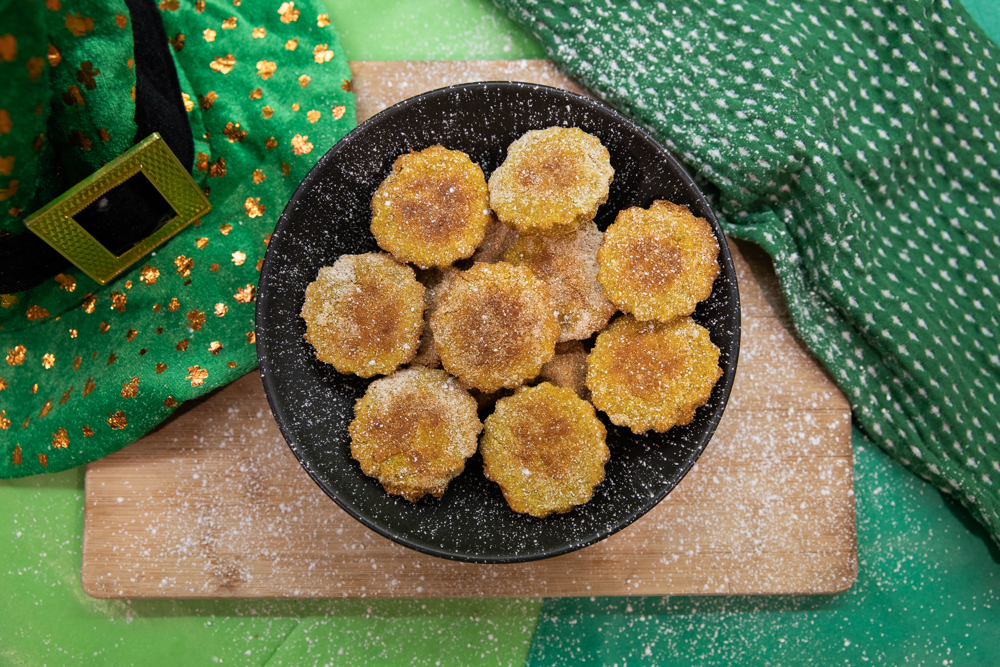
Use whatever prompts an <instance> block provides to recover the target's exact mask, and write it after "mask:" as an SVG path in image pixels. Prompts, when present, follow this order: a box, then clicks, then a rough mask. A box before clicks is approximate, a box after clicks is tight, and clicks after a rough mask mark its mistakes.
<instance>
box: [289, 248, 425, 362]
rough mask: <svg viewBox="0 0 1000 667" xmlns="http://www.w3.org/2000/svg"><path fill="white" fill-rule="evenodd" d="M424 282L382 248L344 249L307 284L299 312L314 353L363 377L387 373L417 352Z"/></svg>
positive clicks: (318, 357) (422, 309) (422, 310)
mask: <svg viewBox="0 0 1000 667" xmlns="http://www.w3.org/2000/svg"><path fill="white" fill-rule="evenodd" d="M423 312H424V286H423V285H421V284H420V283H419V282H417V279H416V276H415V275H414V273H413V269H411V268H410V267H408V266H406V265H405V264H400V263H399V262H397V261H396V260H394V259H393V258H392V257H390V256H389V255H387V254H385V253H367V254H364V255H343V256H341V257H340V259H338V260H337V261H336V262H334V264H333V266H324V267H323V268H322V269H320V270H319V275H318V276H317V277H316V280H315V281H313V282H312V283H310V284H309V286H308V287H306V298H305V303H304V304H303V306H302V311H301V316H302V318H303V319H304V320H305V321H306V335H305V338H306V341H308V342H309V343H310V344H311V345H312V346H313V348H315V350H316V358H317V359H319V360H320V361H325V362H326V363H328V364H332V365H333V367H334V368H336V369H337V370H338V371H340V372H341V373H356V374H358V375H360V376H361V377H363V378H367V377H371V376H373V375H380V374H386V373H391V372H392V371H394V370H395V369H396V368H397V367H398V366H399V365H401V364H404V363H406V362H408V361H410V360H411V359H412V358H413V356H414V355H415V354H416V353H417V347H418V345H419V342H420V332H421V330H422V329H423V325H424V320H423Z"/></svg>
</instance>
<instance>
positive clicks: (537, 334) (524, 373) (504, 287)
mask: <svg viewBox="0 0 1000 667" xmlns="http://www.w3.org/2000/svg"><path fill="white" fill-rule="evenodd" d="M430 324H431V329H432V331H433V333H434V343H435V345H436V346H437V350H438V354H440V355H441V365H442V366H443V367H444V369H445V370H446V371H448V372H449V373H451V374H452V375H455V376H457V377H458V378H459V379H460V380H461V381H462V383H463V384H464V385H466V386H467V387H475V388H476V389H479V390H480V391H483V392H486V393H490V392H494V391H497V390H498V389H501V388H503V387H508V388H512V387H516V386H518V385H520V384H522V383H523V382H524V381H525V380H528V379H530V378H533V377H535V376H536V375H538V372H539V371H540V370H541V368H542V365H543V364H544V363H545V362H547V361H548V360H550V359H551V358H552V355H553V354H554V353H555V345H556V339H557V338H558V337H559V324H558V323H557V322H556V315H555V308H554V306H553V305H552V299H551V298H550V296H549V291H548V288H547V287H546V286H545V283H543V282H542V281H540V280H539V279H538V278H535V277H534V276H533V275H532V274H531V271H530V270H529V269H527V268H525V267H521V266H511V265H510V264H505V263H503V262H500V263H498V264H478V263H477V264H475V265H474V266H473V267H472V268H471V269H469V270H468V271H464V272H462V273H459V274H457V275H456V276H455V278H454V280H453V282H452V284H451V287H450V288H449V289H448V291H447V292H446V293H445V294H444V295H443V296H442V297H441V301H440V303H439V304H438V307H437V310H436V311H435V312H434V314H433V315H432V316H431V321H430Z"/></svg>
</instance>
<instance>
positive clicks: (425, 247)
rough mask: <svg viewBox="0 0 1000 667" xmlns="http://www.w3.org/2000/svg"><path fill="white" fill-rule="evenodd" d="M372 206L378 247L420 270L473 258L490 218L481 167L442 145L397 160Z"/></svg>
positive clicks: (487, 195)
mask: <svg viewBox="0 0 1000 667" xmlns="http://www.w3.org/2000/svg"><path fill="white" fill-rule="evenodd" d="M371 207H372V222H371V230H372V233H373V234H374V235H375V239H376V241H378V244H379V247H381V248H382V249H383V250H388V251H389V252H391V253H392V254H393V256H394V257H396V259H398V260H400V261H402V262H412V263H414V264H416V265H417V266H419V267H420V268H422V269H426V268H429V267H432V266H448V265H449V264H451V263H452V262H454V261H455V260H457V259H462V258H465V257H468V256H470V255H471V254H472V253H473V252H474V251H475V249H476V246H478V245H479V243H480V242H481V241H482V240H483V234H484V232H485V230H486V226H487V225H488V224H489V223H490V221H491V220H492V215H491V214H490V211H489V192H488V190H487V187H486V178H485V177H484V176H483V170H482V169H480V168H479V166H478V165H476V164H474V163H473V162H472V161H471V160H470V159H469V157H468V156H467V155H466V154H465V153H462V152H461V151H452V150H448V149H447V148H444V147H443V146H431V147H429V148H425V149H424V150H422V151H418V152H413V153H408V154H406V155H401V156H400V157H399V158H397V159H396V162H395V163H394V164H393V165H392V171H391V172H390V174H389V175H388V176H387V177H386V179H385V180H384V181H382V184H381V185H379V187H378V189H377V190H376V191H375V196H374V197H372V203H371Z"/></svg>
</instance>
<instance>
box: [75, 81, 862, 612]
mask: <svg viewBox="0 0 1000 667" xmlns="http://www.w3.org/2000/svg"><path fill="white" fill-rule="evenodd" d="M352 71H353V75H354V90H355V92H356V94H357V102H358V120H359V122H360V121H361V120H363V119H365V118H367V117H368V116H370V115H372V114H374V113H376V112H377V111H379V110H380V109H382V108H384V107H386V106H388V105H390V104H393V103H395V102H397V101H399V100H402V99H405V98H406V97H410V96H412V95H415V94H417V93H420V92H423V91H425V90H431V89H433V88H438V87H441V86H443V85H449V84H454V83H462V82H467V81H481V80H521V81H530V82H536V83H544V84H547V85H554V86H560V87H564V88H569V89H571V90H576V91H577V92H579V88H577V87H576V86H574V85H573V84H572V82H570V81H568V80H567V79H565V78H564V77H563V76H562V75H561V74H560V73H559V72H558V71H557V70H556V69H555V67H553V66H552V64H551V63H548V62H545V61H452V62H356V63H352ZM730 244H731V248H732V250H733V257H734V261H735V263H736V269H737V272H738V280H739V286H740V295H741V298H742V307H743V312H742V315H743V332H742V349H741V351H740V360H739V368H738V372H737V378H736V384H735V386H734V388H733V392H732V396H731V398H730V401H729V406H728V408H727V410H726V413H725V416H724V417H723V420H722V422H721V424H720V425H719V429H718V430H717V432H716V434H715V436H714V438H713V439H712V441H711V443H710V444H709V446H708V448H707V449H706V451H705V453H704V454H703V455H702V457H701V459H699V461H698V463H697V464H696V465H695V467H694V468H693V469H692V470H691V472H690V473H689V474H688V475H687V477H685V479H684V480H683V481H682V482H681V484H680V485H679V486H678V487H677V488H676V489H675V490H674V491H673V492H672V493H671V494H670V495H669V496H667V498H666V500H664V501H663V502H662V503H660V504H659V505H658V506H657V507H656V508H654V509H653V510H652V511H651V512H650V513H649V514H647V515H646V516H645V517H643V518H642V519H640V520H639V521H637V522H636V523H635V524H633V525H632V526H630V527H629V528H626V529H625V530H623V531H622V532H620V533H618V534H616V535H613V536H612V537H610V538H608V539H606V540H604V541H603V542H600V543H598V544H595V545H593V546H590V547H588V548H586V549H582V550H580V551H577V552H574V553H571V554H567V555H564V556H560V557H557V558H552V559H548V560H544V561H537V562H534V563H523V564H516V565H479V564H468V563H457V562H452V561H447V560H442V559H438V558H434V557H432V556H426V555H423V554H420V553H417V552H415V551H411V550H409V549H407V548H405V547H402V546H399V545H397V544H395V543H393V542H391V541H389V540H387V539H385V538H383V537H381V536H380V535H378V534H376V533H373V532H371V531H369V530H368V529H366V528H364V527H363V526H362V525H361V524H359V523H358V522H356V521H355V520H354V519H352V518H351V517H350V516H348V515H347V514H346V513H344V512H343V511H342V510H341V509H340V508H339V507H337V506H336V505H335V504H334V502H333V501H332V500H330V499H329V498H328V497H327V496H326V495H325V494H324V493H323V492H322V491H321V490H320V489H319V488H318V487H317V486H316V485H315V484H314V483H313V482H312V481H311V479H310V478H309V477H308V476H307V475H306V473H305V472H304V471H303V470H302V468H301V467H300V466H299V464H298V462H297V461H296V459H295V457H294V456H293V455H292V453H291V452H290V451H289V449H288V447H287V445H286V444H285V442H284V440H283V439H282V437H281V434H280V433H279V431H278V428H277V426H276V425H275V423H274V420H273V419H272V418H271V415H270V411H269V409H268V406H267V402H266V400H265V398H264V394H263V390H262V388H261V383H260V378H259V377H258V376H257V374H256V373H252V374H250V375H248V376H245V377H244V378H242V379H241V380H238V381H237V382H235V383H233V384H231V385H229V386H228V387H226V388H224V389H222V390H219V391H217V392H215V393H213V394H211V395H210V396H208V397H206V398H205V399H202V400H201V401H197V402H193V403H190V404H187V405H185V406H183V407H182V408H181V409H180V410H179V411H178V412H177V413H176V414H175V415H174V416H173V417H172V418H171V419H170V420H168V421H167V422H165V423H164V424H162V425H161V426H160V427H159V428H158V429H156V430H155V431H154V432H152V433H150V434H149V435H147V436H146V437H145V438H143V439H142V440H140V441H139V442H137V443H135V444H133V445H131V446H129V447H127V448H125V449H123V450H121V451H120V452H118V453H116V454H113V455H112V456H109V457H107V458H105V459H103V460H100V461H97V462H95V463H92V464H90V465H89V466H88V468H87V476H86V502H85V518H84V539H83V568H82V579H83V588H84V590H85V591H86V592H87V593H88V594H90V595H92V596H95V597H130V598H131V597H136V598H139V597H477V596H591V595H678V594H755V593H756V594H773V593H833V592H837V591H841V590H844V589H846V588H848V587H849V586H850V585H851V584H852V583H853V581H854V579H855V576H856V573H857V551H856V542H855V525H854V486H853V479H852V456H851V424H850V409H849V406H848V404H847V401H846V399H845V398H844V396H843V395H842V394H841V393H840V391H839V390H837V388H836V387H835V386H834V384H833V383H832V382H831V380H830V379H829V378H828V377H827V375H826V374H825V373H824V371H823V370H822V369H821V368H820V367H819V366H818V365H817V363H816V362H815V361H814V360H813V358H812V357H811V356H810V354H809V353H808V352H807V351H806V349H805V348H804V347H803V345H802V344H801V342H800V341H799V340H798V339H797V338H796V336H795V335H794V333H793V331H792V328H791V323H790V320H789V318H788V314H787V311H786V310H785V307H784V305H783V301H782V297H781V294H780V292H779V290H778V285H777V281H776V278H775V276H774V271H773V269H772V268H771V265H770V262H769V260H768V258H767V256H766V255H764V254H763V253H762V252H761V251H760V250H758V249H757V248H755V247H754V246H751V245H745V244H739V243H733V242H732V241H730Z"/></svg>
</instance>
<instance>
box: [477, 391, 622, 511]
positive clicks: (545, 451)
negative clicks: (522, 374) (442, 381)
mask: <svg viewBox="0 0 1000 667" xmlns="http://www.w3.org/2000/svg"><path fill="white" fill-rule="evenodd" d="M606 435H607V433H606V431H605V428H604V425H603V424H602V423H601V422H600V420H599V419H597V415H596V414H595V412H594V407H593V406H592V405H591V404H590V403H588V402H587V401H584V400H582V399H580V398H579V397H578V396H577V395H576V394H574V393H573V392H572V391H571V390H569V389H564V388H562V387H556V386H555V385H551V384H549V383H548V382H543V383H542V384H540V385H538V386H536V387H530V388H522V389H519V390H518V391H517V393H515V394H514V395H513V396H511V397H509V398H502V399H500V400H499V401H497V404H496V409H495V410H494V412H493V414H492V415H490V416H489V417H487V418H486V424H485V430H484V432H483V437H482V440H481V442H480V445H479V451H480V452H481V453H482V455H483V472H484V473H485V475H486V478H487V479H490V480H492V481H494V482H497V484H499V485H500V489H501V491H503V495H504V498H506V500H507V504H508V505H510V508H511V509H512V510H514V511H515V512H521V513H524V514H530V515H532V516H535V517H539V518H541V517H545V516H548V515H549V514H552V513H554V512H568V511H570V510H571V509H573V507H575V506H577V505H581V504H583V503H585V502H587V501H588V500H590V499H591V498H592V497H593V495H594V487H595V486H597V485H598V484H600V483H601V482H602V481H603V480H604V464H605V463H607V462H608V458H609V457H610V452H609V450H608V446H607V444H605V437H606Z"/></svg>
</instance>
